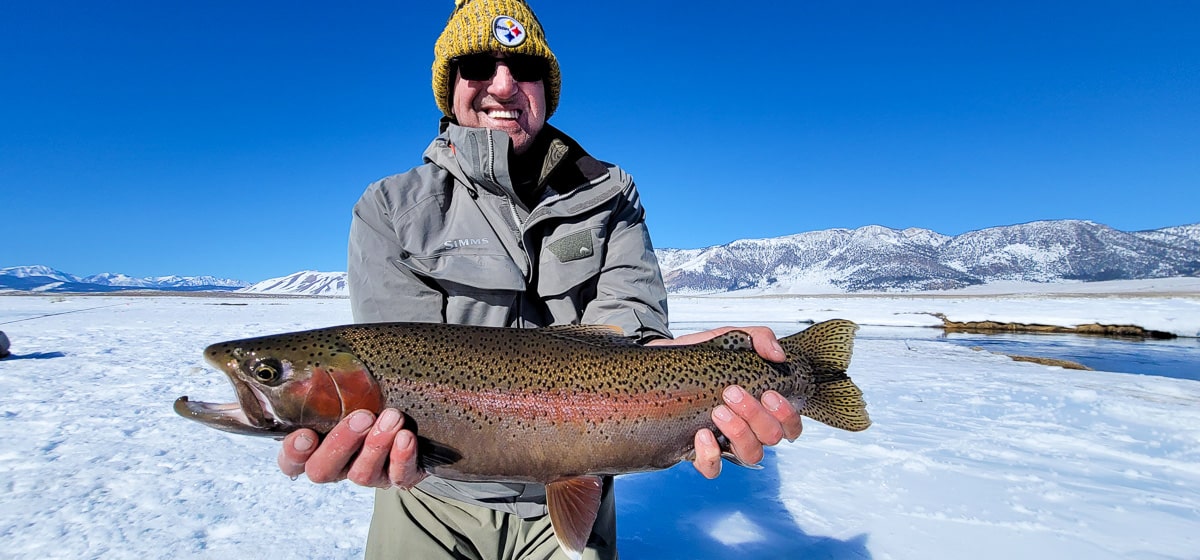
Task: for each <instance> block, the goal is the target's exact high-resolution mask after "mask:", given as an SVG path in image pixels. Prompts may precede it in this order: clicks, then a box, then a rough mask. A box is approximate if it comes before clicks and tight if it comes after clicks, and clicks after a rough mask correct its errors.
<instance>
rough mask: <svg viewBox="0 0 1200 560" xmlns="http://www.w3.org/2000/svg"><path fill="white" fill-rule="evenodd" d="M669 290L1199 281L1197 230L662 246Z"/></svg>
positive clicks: (828, 235)
mask: <svg viewBox="0 0 1200 560" xmlns="http://www.w3.org/2000/svg"><path fill="white" fill-rule="evenodd" d="M658 256H659V263H660V265H661V266H662V269H663V277H664V279H665V280H666V283H667V289H668V290H669V291H671V292H673V293H714V292H728V291H735V290H748V291H751V292H757V293H837V292H867V291H870V292H889V291H918V290H931V289H954V288H962V287H966V286H971V285H977V284H987V283H991V282H998V281H1025V282H1063V281H1084V282H1089V281H1100V280H1118V279H1140V278H1166V277H1174V276H1197V275H1200V224H1195V225H1188V226H1178V227H1171V228H1164V229H1158V230H1152V231H1139V232H1123V231H1119V230H1116V229H1113V228H1111V227H1108V226H1105V225H1103V224H1097V223H1094V222H1089V221H1080V220H1054V221H1040V222H1031V223H1027V224H1019V225H1014V226H1003V227H994V228H988V229H983V230H978V231H972V232H967V233H964V234H962V235H958V236H954V237H949V236H946V235H941V234H939V233H936V232H933V231H929V230H925V229H917V228H910V229H906V230H895V229H890V228H886V227H881V226H866V227H861V228H858V229H854V230H848V229H830V230H823V231H814V232H808V233H802V234H798V235H791V236H786V237H777V238H772V239H746V240H738V241H734V242H732V243H729V244H726V245H720V246H715V247H707V248H704V249H662V250H659V251H658Z"/></svg>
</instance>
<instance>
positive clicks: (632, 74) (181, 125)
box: [0, 0, 1200, 281]
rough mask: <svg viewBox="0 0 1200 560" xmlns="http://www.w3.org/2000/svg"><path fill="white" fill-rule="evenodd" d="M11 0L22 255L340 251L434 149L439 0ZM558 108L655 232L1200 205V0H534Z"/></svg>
mask: <svg viewBox="0 0 1200 560" xmlns="http://www.w3.org/2000/svg"><path fill="white" fill-rule="evenodd" d="M346 4H347V5H345V6H336V7H335V6H334V5H333V4H332V3H326V2H303V1H289V2H283V1H255V2H232V1H227V2H189V3H179V2H159V1H156V2H149V1H146V2H139V1H122V2H112V3H101V2H91V1H78V2H64V1H54V0H49V1H45V2H4V3H0V53H3V54H0V212H2V215H3V219H2V220H0V239H3V240H4V241H3V245H2V246H3V248H4V249H3V251H0V267H3V266H16V265H28V264H45V265H48V266H52V267H55V268H58V269H61V270H64V271H67V272H72V273H76V274H94V273H98V272H123V273H126V274H131V275H135V276H149V275H167V274H183V275H201V274H213V275H217V276H223V277H230V278H239V279H243V280H248V281H257V280H262V279H265V278H269V277H274V276H282V275H285V274H289V273H291V272H295V271H297V270H303V269H318V270H345V244H346V235H347V233H348V230H349V218H350V208H351V206H352V205H353V204H354V202H355V200H357V198H358V196H359V195H360V194H361V193H362V190H363V189H364V188H365V187H366V185H367V184H368V183H370V182H371V181H374V180H376V179H378V178H380V177H384V176H387V175H390V174H393V173H398V172H401V171H404V170H406V169H408V168H410V167H412V166H413V165H416V164H418V163H419V162H420V155H421V152H422V150H423V149H424V147H425V146H426V145H427V144H428V142H429V141H430V140H431V139H432V138H433V136H434V135H435V134H436V129H437V119H438V116H439V113H438V111H437V109H436V107H435V105H434V102H433V96H432V93H431V89H430V84H429V80H430V64H431V62H432V49H433V42H434V40H435V39H436V37H437V35H438V33H439V32H440V30H441V27H442V25H443V24H444V23H445V20H446V18H447V17H448V16H449V13H450V11H451V8H452V6H453V2H452V1H451V0H442V1H431V2H395V1H389V2H354V3H346ZM532 6H533V7H534V9H535V10H536V11H537V13H538V16H539V18H540V19H541V20H542V23H543V24H544V25H545V26H546V30H547V34H548V36H549V40H550V43H551V46H552V48H553V49H554V51H555V53H556V54H557V55H558V57H559V59H560V61H561V64H562V67H563V74H564V85H563V95H562V101H561V105H560V107H559V110H558V113H557V114H555V115H554V116H553V117H552V118H551V120H550V122H551V123H552V124H554V125H556V126H558V127H559V128H562V129H564V130H565V131H567V132H568V133H569V134H571V135H572V136H574V137H575V138H576V139H578V140H579V141H580V142H581V143H582V144H583V145H584V146H585V147H586V148H587V149H588V150H589V151H590V152H592V153H593V154H594V155H596V156H597V157H599V158H601V159H605V160H608V161H613V162H616V163H618V164H620V165H622V166H623V167H625V168H626V169H627V170H629V171H630V172H631V173H632V174H633V176H634V177H635V178H636V180H637V182H638V186H639V189H640V190H641V192H642V196H643V200H644V202H645V205H646V207H647V209H648V220H649V223H650V227H651V228H652V234H653V237H654V241H655V244H656V245H657V246H659V247H701V246H708V245H714V244H720V243H725V242H728V241H731V240H733V239H738V238H750V237H772V236H778V235H787V234H791V233H799V232H803V231H811V230H819V229H826V228H835V227H841V228H854V227H859V226H863V225H869V224H880V225H884V226H888V227H894V228H905V227H923V228H928V229H932V230H935V231H938V232H940V233H944V234H949V235H953V234H958V233H962V232H965V231H970V230H975V229H981V228H985V227H990V226H996V225H1006V224H1013V223H1021V222H1027V221H1032V220H1039V219H1059V218H1077V219H1087V220H1093V221H1097V222H1101V223H1105V224H1108V225H1111V226H1113V227H1116V228H1118V229H1124V230H1136V229H1152V228H1159V227H1165V226H1171V225H1181V224H1187V223H1195V222H1200V210H1198V209H1200V3H1196V2H1191V1H1184V2H1155V1H1150V2H1111V1H1089V2H1032V1H1011V2H993V3H977V2H950V1H946V2H931V1H920V0H915V1H906V2H895V1H833V0H829V1H824V2H810V1H798V2H770V3H767V2H753V3H751V2H741V3H729V2H720V3H718V2H706V1H693V2H669V1H662V2H644V1H624V0H620V1H609V2H604V3H601V4H595V3H580V2H551V1H549V0H534V1H533V3H532Z"/></svg>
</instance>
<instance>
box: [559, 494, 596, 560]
mask: <svg viewBox="0 0 1200 560" xmlns="http://www.w3.org/2000/svg"><path fill="white" fill-rule="evenodd" d="M603 489H604V482H603V481H602V480H600V477H598V476H577V477H573V478H560V479H558V480H555V481H554V482H551V483H550V484H547V485H546V506H547V508H548V509H549V510H550V525H551V526H553V527H554V536H555V537H556V538H557V539H558V544H559V546H561V547H562V549H563V552H566V553H567V556H568V557H570V558H572V559H575V560H578V559H579V558H582V557H583V549H584V547H585V546H587V541H588V536H590V535H591V534H592V525H593V524H595V523H596V514H597V513H598V512H599V511H600V495H601V493H602V492H603Z"/></svg>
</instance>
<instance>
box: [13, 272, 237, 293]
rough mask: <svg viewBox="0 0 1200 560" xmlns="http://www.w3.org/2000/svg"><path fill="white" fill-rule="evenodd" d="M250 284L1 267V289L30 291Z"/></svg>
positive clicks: (202, 288) (209, 288)
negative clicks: (89, 274) (77, 273)
mask: <svg viewBox="0 0 1200 560" xmlns="http://www.w3.org/2000/svg"><path fill="white" fill-rule="evenodd" d="M248 285H249V283H248V282H243V281H241V280H230V279H228V278H215V277H212V276H158V277H147V278H134V277H132V276H128V275H125V274H113V273H107V272H106V273H102V274H94V275H92V276H76V275H74V274H69V273H66V272H62V271H60V270H55V269H53V268H50V267H48V266H41V265H36V266H13V267H8V268H0V290H18V291H30V292H50V293H61V292H119V291H129V290H159V291H176V292H180V291H186V292H192V291H230V290H235V289H238V288H242V287H245V286H248Z"/></svg>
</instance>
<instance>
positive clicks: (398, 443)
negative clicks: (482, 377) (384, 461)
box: [388, 430, 428, 489]
mask: <svg viewBox="0 0 1200 560" xmlns="http://www.w3.org/2000/svg"><path fill="white" fill-rule="evenodd" d="M426 476H428V475H427V474H426V473H425V471H424V470H422V469H421V468H420V467H419V466H417V438H416V436H414V435H413V433H412V432H410V431H408V430H402V431H401V432H400V433H399V434H397V435H396V440H395V442H393V443H392V450H391V454H390V455H389V457H388V479H390V481H391V483H392V484H394V485H396V486H399V487H401V488H404V489H408V488H412V487H413V486H416V485H417V483H418V482H421V481H422V480H424V479H425V477H426Z"/></svg>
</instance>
